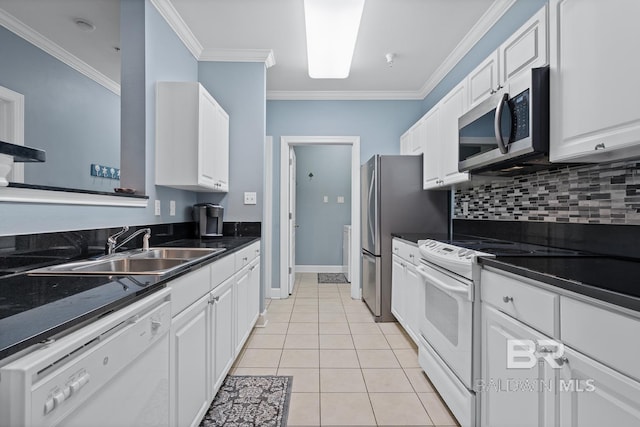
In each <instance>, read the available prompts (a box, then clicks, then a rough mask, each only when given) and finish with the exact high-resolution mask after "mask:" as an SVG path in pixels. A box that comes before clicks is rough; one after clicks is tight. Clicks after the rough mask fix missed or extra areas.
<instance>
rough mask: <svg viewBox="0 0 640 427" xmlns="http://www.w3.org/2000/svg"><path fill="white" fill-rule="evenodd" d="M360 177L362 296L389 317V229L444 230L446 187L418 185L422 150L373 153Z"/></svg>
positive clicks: (379, 317)
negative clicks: (418, 152)
mask: <svg viewBox="0 0 640 427" xmlns="http://www.w3.org/2000/svg"><path fill="white" fill-rule="evenodd" d="M360 179H361V180H360V182H361V189H360V197H361V206H360V212H361V222H360V225H361V233H360V235H361V238H362V256H361V260H362V298H363V299H364V302H365V303H366V304H367V306H368V307H369V309H370V310H371V312H372V313H373V316H374V319H375V320H376V322H391V321H394V320H395V318H394V317H393V315H392V314H391V265H392V264H391V255H392V252H391V239H392V236H391V233H437V234H445V233H447V232H448V225H449V200H450V195H449V193H450V192H449V191H432V190H423V189H422V156H421V155H420V156H383V155H375V156H373V157H372V158H371V159H369V161H368V162H366V163H365V164H363V165H362V166H361V167H360Z"/></svg>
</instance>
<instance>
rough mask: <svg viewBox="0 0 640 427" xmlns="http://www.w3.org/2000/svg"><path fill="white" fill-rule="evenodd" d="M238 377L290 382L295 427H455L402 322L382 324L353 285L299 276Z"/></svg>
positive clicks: (273, 307) (248, 351)
mask: <svg viewBox="0 0 640 427" xmlns="http://www.w3.org/2000/svg"><path fill="white" fill-rule="evenodd" d="M267 310H268V312H267V319H268V324H267V326H266V327H264V328H254V330H253V333H252V335H251V336H250V338H249V340H248V341H247V344H246V345H245V348H244V349H243V351H242V354H241V355H240V356H239V357H238V359H237V361H236V364H235V365H234V367H233V369H232V371H231V374H233V375H291V376H293V377H294V379H293V390H292V395H291V405H290V408H289V418H288V426H289V427H294V426H347V425H358V426H376V425H385V426H390V425H396V426H432V425H436V426H453V425H457V424H456V422H455V419H454V418H453V417H452V415H451V414H450V413H449V411H448V409H447V408H446V406H445V404H444V403H443V402H442V400H441V399H440V397H439V396H438V394H437V393H436V392H435V391H434V389H433V386H432V385H431V384H430V382H429V380H428V379H427V378H426V376H425V375H424V373H423V372H422V369H421V368H420V367H419V365H418V359H417V354H418V352H417V349H416V348H415V345H414V343H413V342H412V341H411V339H409V338H408V337H407V336H406V335H405V334H404V333H403V331H402V328H401V327H400V326H399V325H398V324H397V323H375V322H373V319H372V317H371V314H370V312H369V310H368V308H367V307H366V306H365V304H364V303H363V302H362V301H356V300H352V299H351V297H350V284H325V283H322V284H318V281H317V274H315V273H303V274H297V275H296V286H295V290H294V294H293V295H291V297H290V298H289V299H286V300H271V301H270V302H269V304H268V308H267Z"/></svg>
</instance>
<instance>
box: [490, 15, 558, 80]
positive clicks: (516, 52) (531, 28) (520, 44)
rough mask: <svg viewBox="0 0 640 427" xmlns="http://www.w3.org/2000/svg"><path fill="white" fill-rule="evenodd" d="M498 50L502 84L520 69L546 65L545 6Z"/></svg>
mask: <svg viewBox="0 0 640 427" xmlns="http://www.w3.org/2000/svg"><path fill="white" fill-rule="evenodd" d="M499 50H500V73H499V74H500V84H501V85H502V86H506V85H505V83H506V82H508V81H509V80H510V79H511V78H513V77H514V76H516V75H517V74H518V73H520V72H521V71H525V70H528V69H530V68H535V67H542V66H544V65H547V63H548V55H547V7H546V6H545V7H543V8H542V9H540V10H539V11H538V13H536V14H535V15H534V16H533V17H532V18H531V19H529V21H527V22H526V23H525V24H524V25H523V26H522V27H520V29H519V30H518V31H516V33H515V34H513V35H512V36H511V37H509V39H508V40H507V41H506V42H504V43H503V44H502V45H501V46H500V49H499Z"/></svg>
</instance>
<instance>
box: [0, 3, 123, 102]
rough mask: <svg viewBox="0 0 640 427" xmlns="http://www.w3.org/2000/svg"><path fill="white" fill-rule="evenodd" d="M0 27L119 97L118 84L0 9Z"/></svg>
mask: <svg viewBox="0 0 640 427" xmlns="http://www.w3.org/2000/svg"><path fill="white" fill-rule="evenodd" d="M0 25H2V26H3V27H5V28H6V29H7V30H9V31H11V32H12V33H14V34H16V35H17V36H19V37H21V38H23V39H24V40H26V41H28V42H29V43H31V44H32V45H34V46H36V47H37V48H39V49H41V50H43V51H44V52H46V53H48V54H49V55H51V56H53V57H54V58H56V59H57V60H59V61H61V62H62V63H64V64H66V65H68V66H69V67H71V68H73V69H74V70H76V71H78V72H79V73H81V74H83V75H85V76H86V77H88V78H90V79H91V80H93V81H95V82H96V83H98V84H100V85H102V86H104V87H105V88H107V89H108V90H110V91H111V92H113V93H115V94H116V95H118V96H120V84H119V83H118V82H116V81H114V80H112V79H110V78H109V77H107V76H106V75H104V74H103V73H101V72H100V71H98V70H96V69H95V68H93V67H92V66H91V65H89V64H87V63H86V62H84V61H83V60H81V59H79V58H78V57H77V56H75V55H73V54H71V53H70V52H69V51H67V50H66V49H64V48H62V47H61V46H60V45H58V44H56V43H54V42H52V41H51V40H49V39H48V38H46V37H45V36H43V35H42V34H40V33H39V32H37V31H36V30H34V29H33V28H31V27H29V26H28V25H26V24H25V23H24V22H22V21H20V20H19V19H17V18H16V17H14V16H13V15H11V14H9V13H7V12H6V11H5V10H3V9H0Z"/></svg>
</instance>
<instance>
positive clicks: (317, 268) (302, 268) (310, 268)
mask: <svg viewBox="0 0 640 427" xmlns="http://www.w3.org/2000/svg"><path fill="white" fill-rule="evenodd" d="M346 272H347V268H346V266H344V265H296V273H346Z"/></svg>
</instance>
